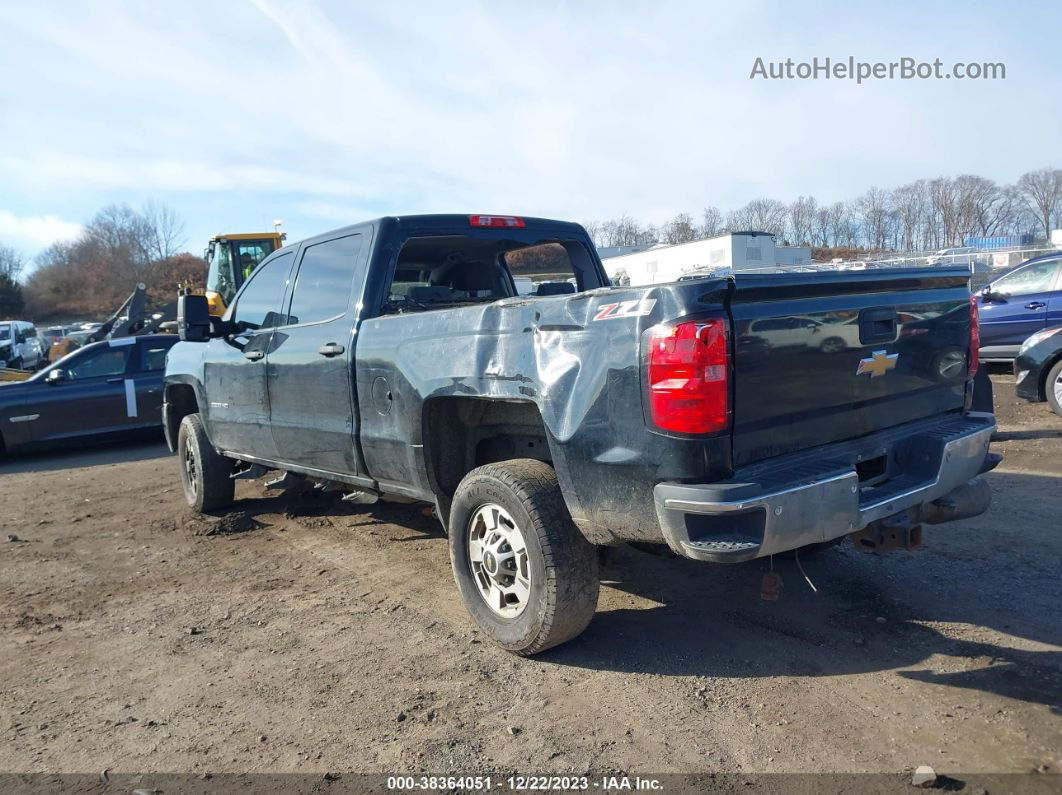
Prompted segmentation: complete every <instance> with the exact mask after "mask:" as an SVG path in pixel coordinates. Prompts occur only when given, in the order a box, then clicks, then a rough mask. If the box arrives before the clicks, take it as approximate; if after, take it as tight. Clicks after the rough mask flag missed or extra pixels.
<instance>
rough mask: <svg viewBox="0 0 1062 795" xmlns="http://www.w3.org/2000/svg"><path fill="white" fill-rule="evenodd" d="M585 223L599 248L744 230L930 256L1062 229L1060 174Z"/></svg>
mask: <svg viewBox="0 0 1062 795" xmlns="http://www.w3.org/2000/svg"><path fill="white" fill-rule="evenodd" d="M584 225H585V226H586V229H587V231H588V232H589V233H590V236H591V237H592V238H593V240H594V243H595V244H596V245H598V246H637V245H651V244H654V243H667V244H675V243H688V242H690V241H693V240H702V239H704V238H708V237H714V236H716V235H720V234H723V233H725V232H737V231H742V230H756V231H761V232H770V233H773V234H775V235H777V236H778V238H779V240H784V241H785V242H787V243H789V244H792V245H806V246H812V247H815V248H823V249H835V248H849V249H857V250H867V249H871V250H879V251H926V250H930V249H940V248H946V247H949V246H961V245H963V242H964V241H965V239H966V238H967V237H989V236H995V235H1014V234H1031V235H1033V237H1034V238H1038V239H1041V240H1043V239H1047V238H1048V237H1049V236H1050V233H1051V230H1052V229H1057V228H1059V227H1062V169H1057V168H1042V169H1039V170H1037V171H1030V172H1029V173H1027V174H1023V175H1022V177H1021V178H1020V179H1019V180H1018V181H1017V182H1016V183H1014V184H1013V185H1000V184H998V183H996V182H994V181H992V180H990V179H986V178H985V177H979V176H976V175H974V174H963V175H961V176H957V177H937V178H935V179H919V180H915V181H914V182H911V183H908V184H906V185H901V186H899V187H897V188H892V189H883V188H877V187H873V188H870V189H869V190H867V191H866V192H865V193H864V194H863V195H861V196H859V197H857V198H855V199H851V200H849V201H839V202H834V203H832V204H820V203H819V202H818V201H817V200H816V199H815V197H814V196H800V197H798V198H797V199H796V200H795V201H792V202H789V203H786V202H782V201H779V200H777V199H764V198H761V199H753V200H752V201H750V202H749V203H748V204H746V205H745V206H744V207H741V208H739V209H737V210H731V211H729V212H727V213H723V212H721V211H720V210H719V209H718V208H716V207H706V208H704V210H703V211H702V212H701V213H700V215H699V216H694V214H692V213H679V214H678V215H676V216H675V217H674V218H672V219H671V220H670V221H667V222H666V223H664V224H661V225H660V226H655V225H653V224H644V223H642V222H640V221H638V220H637V219H635V218H632V217H631V216H629V215H623V216H621V217H619V218H613V219H610V220H608V221H591V222H589V223H587V224H584Z"/></svg>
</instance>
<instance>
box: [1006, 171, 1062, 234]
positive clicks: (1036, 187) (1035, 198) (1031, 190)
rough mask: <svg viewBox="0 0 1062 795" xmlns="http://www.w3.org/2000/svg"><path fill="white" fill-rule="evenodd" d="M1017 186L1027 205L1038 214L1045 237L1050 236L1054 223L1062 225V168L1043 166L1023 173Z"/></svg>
mask: <svg viewBox="0 0 1062 795" xmlns="http://www.w3.org/2000/svg"><path fill="white" fill-rule="evenodd" d="M1017 188H1018V192H1019V194H1020V195H1021V197H1022V198H1023V199H1024V200H1025V204H1026V206H1027V207H1028V208H1029V210H1030V211H1031V212H1033V213H1035V214H1036V218H1037V221H1038V222H1039V224H1040V228H1041V229H1043V232H1044V237H1045V238H1050V237H1051V229H1052V227H1053V225H1054V224H1060V225H1062V218H1060V216H1062V169H1057V168H1041V169H1039V170H1038V171H1030V172H1029V173H1027V174H1022V175H1021V179H1019V180H1018V184H1017Z"/></svg>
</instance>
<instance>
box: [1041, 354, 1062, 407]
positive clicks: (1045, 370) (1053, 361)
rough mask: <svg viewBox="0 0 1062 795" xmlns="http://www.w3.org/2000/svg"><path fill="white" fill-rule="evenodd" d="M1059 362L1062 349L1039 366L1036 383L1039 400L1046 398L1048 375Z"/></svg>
mask: <svg viewBox="0 0 1062 795" xmlns="http://www.w3.org/2000/svg"><path fill="white" fill-rule="evenodd" d="M1059 362H1062V350H1060V351H1058V353H1056V354H1055V355H1054V356H1052V357H1051V358H1050V359H1049V360H1048V361H1047V362H1046V363H1045V364H1044V366H1043V367H1041V368H1040V373H1041V375H1040V383H1039V385H1038V389H1039V390H1040V400H1047V379H1048V377H1050V375H1051V371H1052V370H1053V369H1054V368H1055V366H1056V365H1057V364H1058V363H1059Z"/></svg>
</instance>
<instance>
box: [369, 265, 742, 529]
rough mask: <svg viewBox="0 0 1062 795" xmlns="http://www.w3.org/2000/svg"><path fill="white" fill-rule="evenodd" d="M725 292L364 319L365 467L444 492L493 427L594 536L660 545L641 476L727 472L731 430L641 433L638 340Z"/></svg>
mask: <svg viewBox="0 0 1062 795" xmlns="http://www.w3.org/2000/svg"><path fill="white" fill-rule="evenodd" d="M727 290H728V284H727V282H726V281H725V280H712V281H707V280H705V281H699V282H688V283H678V284H668V285H660V286H655V287H652V288H630V289H599V290H594V291H590V292H586V293H581V294H576V295H562V296H552V297H534V298H512V299H506V300H502V301H498V302H495V303H492V304H488V305H483V306H467V307H459V308H451V309H445V310H439V311H429V312H410V313H403V314H392V315H383V316H380V317H376V318H372V319H369V320H365V321H363V322H362V323H361V324H360V326H359V328H358V333H357V364H356V379H357V389H356V393H357V402H358V412H359V416H360V422H361V426H360V434H359V436H360V439H359V441H360V444H361V447H362V452H363V454H364V457H365V462H366V466H367V468H368V471H369V475H370V476H371V477H372V478H373V479H375V480H376V481H378V482H379V483H380V484H381V487H382V488H385V489H386V488H395V490H397V491H400V492H401V491H405V492H408V493H412V494H415V495H418V496H421V497H423V498H426V499H432V498H433V496H434V494H436V493H440V492H441V493H442V494H443V495H444V499H445V495H447V494H449V493H452V491H453V488H454V487H455V486H456V482H458V481H459V480H460V476H462V475H463V474H464V472H466V471H468V469H471V468H473V467H474V466H475V465H478V463H484V462H485V461H484V460H483V458H482V457H483V455H490V454H491V448H490V442H489V437H490V436H491V434H493V433H495V432H496V433H498V434H501V435H504V436H506V437H507V438H506V444H509V445H515V446H516V448H515V449H514V450H513V451H512V454H511V455H509V457H525V456H526V457H541V458H545V459H546V460H550V461H552V463H553V465H554V467H555V468H556V469H557V472H558V476H559V480H560V483H561V488H562V490H563V492H564V496H565V500H566V502H567V504H568V507H569V509H570V511H571V513H572V516H573V518H574V519H575V520H576V522H577V524H578V525H579V526H580V528H581V529H582V530H583V532H584V533H585V534H586V535H588V536H589V537H591V538H592V539H593V540H595V541H597V542H599V543H604V542H608V541H611V540H615V539H617V538H622V539H629V540H659V539H660V531H659V525H658V522H657V519H656V515H655V512H654V508H653V497H652V486H653V484H654V483H656V482H659V481H660V480H673V481H681V480H686V479H702V478H705V477H723V476H726V475H727V474H729V470H730V438H729V436H727V435H724V436H719V437H714V438H708V439H697V440H692V439H681V438H676V437H673V436H667V435H664V434H662V433H659V432H656V431H654V430H652V429H650V427H649V425H648V424H647V423H646V420H645V417H644V414H643V399H642V392H643V388H644V386H643V382H642V378H643V368H642V367H641V359H642V357H643V356H644V351H643V345H642V336H643V334H644V332H645V331H646V330H647V329H649V328H650V327H652V326H654V325H656V324H658V323H660V322H663V321H673V320H675V319H678V318H681V317H685V316H689V315H705V314H712V313H715V314H723V313H724V311H725V310H724V305H725V299H726V294H727ZM521 404H523V406H522V407H521ZM505 407H508V408H505ZM532 423H537V424H539V425H540V427H541V430H540V431H539V433H541V434H542V435H543V436H544V438H545V441H546V445H547V446H548V451H546V452H545V453H544V454H543V453H540V452H539V451H538V450H537V449H536V442H535V439H534V432H533V430H532V429H531V428H530V425H531V424H532ZM485 439H486V440H487V441H486V442H485V441H484V440H485ZM477 457H478V460H477ZM433 462H434V463H433Z"/></svg>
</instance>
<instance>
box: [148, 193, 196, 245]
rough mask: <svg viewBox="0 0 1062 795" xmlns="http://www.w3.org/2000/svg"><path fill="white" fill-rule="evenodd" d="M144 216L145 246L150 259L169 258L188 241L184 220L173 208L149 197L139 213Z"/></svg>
mask: <svg viewBox="0 0 1062 795" xmlns="http://www.w3.org/2000/svg"><path fill="white" fill-rule="evenodd" d="M140 214H141V215H142V216H143V218H144V223H145V232H146V234H147V241H146V243H147V248H148V253H149V255H150V258H151V259H152V260H163V259H169V258H170V257H173V256H174V255H176V254H177V253H178V252H179V251H180V250H181V249H182V248H184V246H185V244H186V243H187V242H188V238H187V235H186V234H185V231H184V221H182V220H181V218H180V216H178V215H177V213H176V212H175V211H174V209H173V208H172V207H170V206H168V205H166V204H163V203H162V202H158V201H155V200H154V199H149V200H148V201H146V202H144V208H143V210H142V211H141V213H140Z"/></svg>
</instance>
